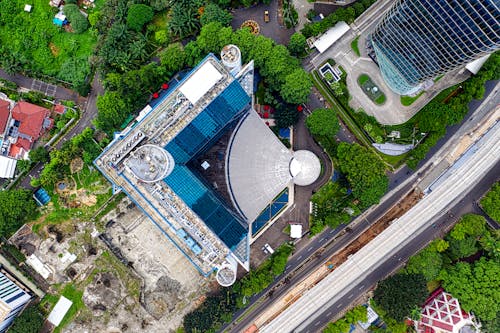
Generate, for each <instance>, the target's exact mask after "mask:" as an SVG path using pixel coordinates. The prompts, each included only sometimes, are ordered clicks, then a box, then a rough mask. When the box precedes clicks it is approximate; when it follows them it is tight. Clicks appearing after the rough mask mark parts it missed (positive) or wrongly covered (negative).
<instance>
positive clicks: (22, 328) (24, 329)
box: [9, 305, 44, 333]
mask: <svg viewBox="0 0 500 333" xmlns="http://www.w3.org/2000/svg"><path fill="white" fill-rule="evenodd" d="M43 322H44V317H43V315H42V313H41V312H40V311H39V310H38V307H37V306H36V305H30V306H28V307H27V308H26V309H24V311H23V312H22V313H21V314H20V315H19V316H18V317H16V319H14V324H12V326H11V327H10V328H9V332H11V333H38V332H39V331H40V329H41V328H42V326H43Z"/></svg>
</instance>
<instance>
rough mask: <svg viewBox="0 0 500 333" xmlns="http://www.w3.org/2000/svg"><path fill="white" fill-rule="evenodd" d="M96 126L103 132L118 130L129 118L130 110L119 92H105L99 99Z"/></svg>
mask: <svg viewBox="0 0 500 333" xmlns="http://www.w3.org/2000/svg"><path fill="white" fill-rule="evenodd" d="M97 110H98V113H97V118H96V120H95V123H96V126H97V127H98V128H100V129H102V130H103V131H112V130H113V129H117V128H119V127H120V125H121V124H122V123H123V121H124V120H125V119H126V118H127V116H128V114H129V112H130V109H129V108H128V106H127V104H126V103H125V101H124V99H123V97H122V96H121V95H120V94H119V93H117V92H108V91H107V92H105V93H104V95H101V96H98V97H97Z"/></svg>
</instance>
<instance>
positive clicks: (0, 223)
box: [0, 190, 36, 238]
mask: <svg viewBox="0 0 500 333" xmlns="http://www.w3.org/2000/svg"><path fill="white" fill-rule="evenodd" d="M35 215H36V204H35V201H34V200H33V198H32V193H31V192H30V191H27V190H6V191H0V235H2V237H6V238H8V237H10V235H11V234H13V233H14V232H15V231H16V230H17V229H19V227H21V226H22V225H23V224H24V223H25V222H28V221H30V220H31V219H33V218H34V217H35Z"/></svg>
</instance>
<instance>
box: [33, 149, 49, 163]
mask: <svg viewBox="0 0 500 333" xmlns="http://www.w3.org/2000/svg"><path fill="white" fill-rule="evenodd" d="M29 158H30V161H31V162H33V163H38V162H40V163H47V162H48V161H49V152H48V150H47V148H45V147H42V146H39V147H36V148H35V149H32V150H30V152H29Z"/></svg>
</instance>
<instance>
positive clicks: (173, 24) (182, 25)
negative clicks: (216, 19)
mask: <svg viewBox="0 0 500 333" xmlns="http://www.w3.org/2000/svg"><path fill="white" fill-rule="evenodd" d="M187 2H188V3H187V4H184V2H183V1H177V2H176V3H175V4H174V5H173V7H172V11H171V16H170V21H169V23H168V27H169V29H170V32H171V33H172V34H173V35H175V36H179V37H180V38H184V37H187V36H189V35H192V34H194V33H195V32H196V31H197V30H198V28H199V26H200V21H199V19H198V7H199V6H198V4H197V3H196V2H195V1H187ZM191 2H192V4H191Z"/></svg>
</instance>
